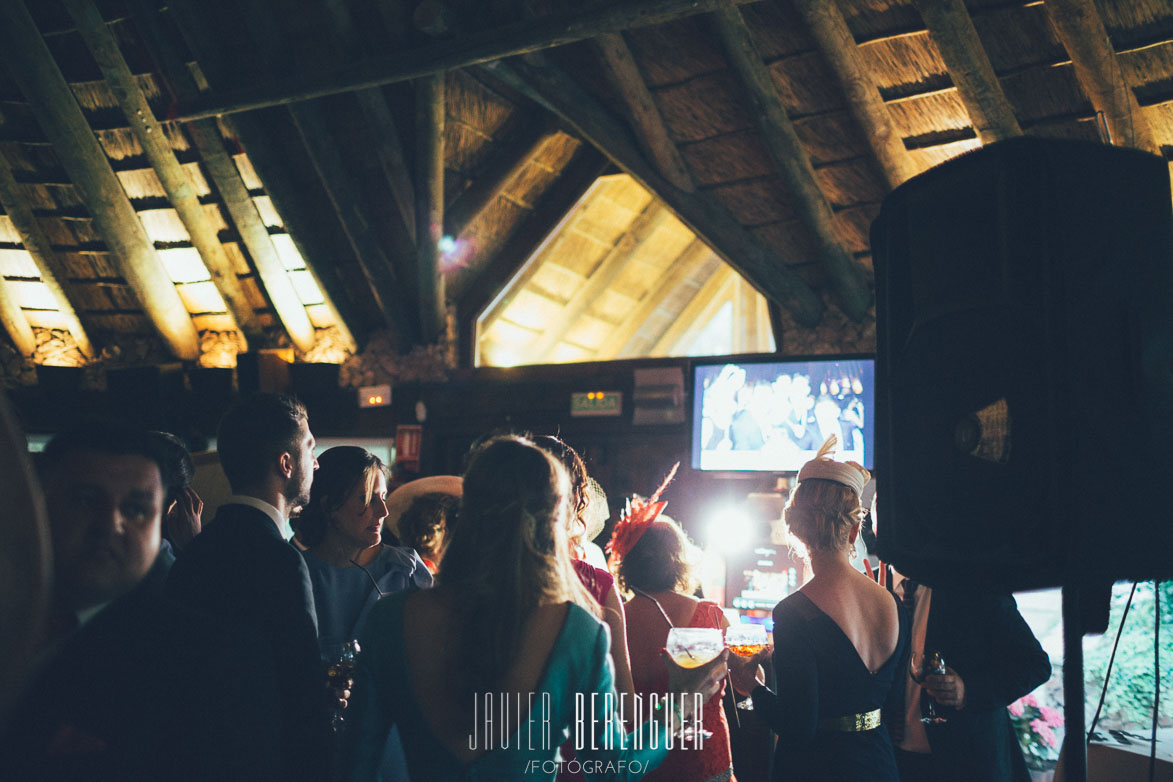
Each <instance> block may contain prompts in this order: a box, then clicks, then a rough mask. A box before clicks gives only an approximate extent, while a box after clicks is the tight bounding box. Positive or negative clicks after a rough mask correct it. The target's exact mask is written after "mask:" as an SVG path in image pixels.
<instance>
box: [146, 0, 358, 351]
mask: <svg viewBox="0 0 1173 782" xmlns="http://www.w3.org/2000/svg"><path fill="white" fill-rule="evenodd" d="M130 3H131V7H132V9H133V11H134V23H135V26H136V27H137V28H138V30H139V32H140V33H141V34H142V36H143V39H144V41H145V42H146V46H147V49H148V50H149V52H150V54H151V57H152V58H153V59H154V61H155V62H156V63H157V64H158V66H159V69H160V75H161V76H162V78H163V79H164V82H165V84H166V86H167V87H169V88H170V89H171V92H172V94H174V95H175V97H176V98H177V99H178V100H181V101H182V100H192V99H194V98H195V97H196V96H198V95H199V87H198V86H197V85H196V82H195V79H194V77H192V75H191V71H190V70H188V67H187V64H186V63H185V62H183V60H182V58H181V57H180V56H179V54H178V51H177V50H178V48H179V46H178V41H176V40H174V39H173V38H172V37H171V36H169V35H168V34H167V32H166V31H165V30H164V27H163V24H162V20H161V19H160V17H159V12H158V9H157V8H156V7H155V5H154V3H153V2H152V0H130ZM186 130H187V132H188V135H190V136H191V139H192V142H193V143H194V144H195V146H196V149H197V150H199V154H200V160H201V161H202V162H203V164H204V170H205V171H206V172H207V174H208V177H209V178H210V179H211V180H212V185H213V186H214V187H215V188H216V191H217V192H218V193H219V194H220V199H221V201H222V202H223V203H224V207H225V208H226V209H227V210H228V216H229V217H230V218H231V220H232V223H233V225H235V226H236V232H237V233H238V234H240V240H241V242H243V243H244V246H245V249H246V250H248V254H249V255H250V256H251V257H252V262H253V265H254V266H255V267H256V270H257V274H258V275H259V276H260V282H261V285H262V288H263V290H264V292H265V293H266V294H267V295H268V297H269V301H270V302H272V304H273V310H274V312H275V313H276V315H277V318H278V319H279V320H280V321H281V325H282V326H284V327H285V332H286V333H287V334H288V335H289V339H290V340H291V341H292V342H293V344H294V345H295V346H296V347H297V348H298V350H301V351H303V352H305V351H309V350H310V349H311V348H313V346H314V339H315V337H314V326H313V324H312V323H311V322H310V319H309V315H308V314H306V311H305V306H304V305H303V304H302V303H301V299H300V298H299V297H298V295H297V291H296V290H295V289H294V287H293V283H292V282H291V281H290V279H289V275H288V273H287V272H286V271H285V266H284V264H282V262H281V258H280V256H279V255H278V254H277V248H276V247H275V246H274V245H273V241H272V239H270V238H269V229H268V227H267V226H266V225H265V221H264V218H262V217H261V213H260V212H259V211H257V205H256V203H255V202H254V201H253V199H252V196H251V195H249V192H248V187H247V186H246V185H245V183H244V180H243V179H242V178H241V175H240V169H239V168H237V167H236V163H235V162H233V160H232V158H230V157H229V156H228V153H227V152H226V151H225V149H224V140H223V138H222V136H221V135H220V130H219V128H218V127H216V122H215V120H210V119H205V120H197V121H195V122H190V123H188V124H187V126H186ZM322 292H323V295H324V296H326V294H325V291H324V290H323V291H322ZM326 299H327V304H329V305H330V307H331V309H333V305H332V304H330V302H329V296H326ZM336 322H337V324H338V328H339V330H340V331H342V332H344V333H345V334H346V338H345V339H346V340H347V341H349V342H350V343H351V345H350V349H351V350H353V349H354V345H353V342H354V338H353V337H352V336H350V330H349V328H348V327H347V326H346V324H345V323H343V322H342V319H341V318H340V317H338V318H336Z"/></svg>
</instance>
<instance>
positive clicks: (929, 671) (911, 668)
mask: <svg viewBox="0 0 1173 782" xmlns="http://www.w3.org/2000/svg"><path fill="white" fill-rule="evenodd" d="M908 673H909V675H910V676H912V680H913V681H914V682H916V683H917V684H923V683H924V680H925V678H926V677H928V676H932V675H934V674H943V673H945V658H943V657H942V656H941V653H940V652H932V651H930V652H917V651H914V652H912V654H911V655H909V658H908ZM928 699H929V713H928V714H927V715H926V716H924V717H921V720H920V721H921V722H923V723H925V724H926V725H940V724H941V723H943V722H948V721H949V720H948V719H947V718H945V717H942V716H940V715H939V714H937V709H936V707H935V701H934V699H933V697H932V696H931V695H929V696H928Z"/></svg>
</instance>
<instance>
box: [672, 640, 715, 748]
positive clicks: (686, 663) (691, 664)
mask: <svg viewBox="0 0 1173 782" xmlns="http://www.w3.org/2000/svg"><path fill="white" fill-rule="evenodd" d="M664 648H665V649H666V650H667V652H668V656H670V657H671V658H672V661H673V662H674V663H676V664H677V665H679V666H680V667H681V668H700V667H701V666H702V665H705V664H706V663H710V662H712V661H713V660H715V659H717V656H718V655H720V654H721V651H722V650H723V649H724V648H725V640H724V639H723V638H722V636H721V630H720V629H719V628H715V627H673V628H672V629H671V630H669V631H668V641H667V643H666V644H665V647H664ZM693 730H694V729H693V727H692V726H691V725H690V726H688V727H686V728H685V729H684V730H683V731H682V732H681V738H683V739H685V740H690V739H692V738H693V737H694V735H695V734H694V733H693ZM700 735H701V737H703V738H706V739H707V738H711V737H712V735H713V734H712V733H711V732H710V731H707V730H704V729H703V728H702V729H701V731H700Z"/></svg>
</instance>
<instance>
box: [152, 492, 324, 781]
mask: <svg viewBox="0 0 1173 782" xmlns="http://www.w3.org/2000/svg"><path fill="white" fill-rule="evenodd" d="M166 596H167V602H168V607H169V610H170V612H171V615H172V620H173V621H172V627H171V633H170V636H171V639H172V642H173V645H172V654H173V655H174V658H175V662H176V664H177V665H178V666H179V670H180V671H181V672H182V675H181V676H178V677H176V681H175V687H174V697H173V698H172V706H173V707H174V708H173V709H172V712H171V717H170V720H169V730H168V738H167V755H168V760H169V761H170V762H169V765H170V768H169V770H168V774H166V775H164V778H168V779H177V780H217V782H226V781H230V780H274V782H276V780H281V781H282V782H284V781H285V780H307V781H309V780H313V782H318V781H319V780H323V779H326V778H327V777H328V773H329V767H330V748H331V744H332V734H331V732H330V726H329V717H328V708H327V700H326V689H325V677H324V673H323V668H322V664H321V659H320V656H319V653H318V640H317V620H316V617H315V615H314V604H313V596H312V592H311V589H310V577H309V572H308V571H307V570H306V566H305V562H304V560H302V558H301V555H300V554H299V553H298V552H297V550H296V549H294V548H293V547H292V546H291V545H289V544H288V543H287V542H286V541H285V540H284V538H282V537H281V534H280V533H279V532H278V530H277V527H276V525H274V524H273V521H272V520H271V519H270V518H269V517H268V516H266V515H265V514H264V513H263V512H261V511H259V510H257V509H255V508H251V507H248V506H245V505H224V506H222V507H221V508H220V509H219V511H218V512H217V513H216V518H215V519H213V520H212V522H211V523H210V524H208V525H207V527H206V528H205V529H204V530H203V531H202V532H201V533H200V534H199V535H198V536H196V538H195V539H194V540H193V541H192V542H191V543H190V544H189V545H188V547H187V548H186V549H184V551H183V552H182V553H181V554H180V556H179V558H178V559H177V560H176V562H175V565H174V566H173V567H172V569H171V575H170V577H169V578H168V581H167V589H166Z"/></svg>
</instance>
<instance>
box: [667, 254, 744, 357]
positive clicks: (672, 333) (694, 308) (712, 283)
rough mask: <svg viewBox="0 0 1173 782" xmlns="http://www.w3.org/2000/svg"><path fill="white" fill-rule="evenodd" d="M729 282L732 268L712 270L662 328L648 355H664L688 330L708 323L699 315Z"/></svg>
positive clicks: (731, 279) (731, 280)
mask: <svg viewBox="0 0 1173 782" xmlns="http://www.w3.org/2000/svg"><path fill="white" fill-rule="evenodd" d="M731 282H733V270H732V269H730V268H729V267H728V266H721V267H719V268H718V269H717V270H716V271H714V272H713V274H712V276H711V277H709V279H708V280H707V281H706V282H705V284H704V285H702V286H701V287H700V288H699V289H698V290H697V292H696V294H695V295H694V296H693V297H692V298H691V299H689V301H688V304H687V305H685V307H684V309H683V310H682V311H681V313H680V315H679V316H678V317H677V318H676V320H674V321H672V323H671V324H670V325H669V326H668V328H667V329H665V330H664V333H663V334H661V335H660V337H659V339H657V340H656V344H654V345H652V349H651V350H649V351H648V355H650V356H666V355H668V352H669V351H670V350H671V349H672V348H673V347H675V346H676V344H677V343H678V342H680V340H681V339H682V338H683V337H684V336H685V335H686V334H688V333H689V332H690V331H693V330H700V329H702V328H704V327H705V326H706V325H708V324H706V323H701V322H700V317H701V316H702V315H703V314H704V312H705V310H706V309H708V307H709V305H711V304H712V303H713V300H714V299H716V298H717V296H719V295H720V294H721V291H722V290H724V288H725V286H727V285H729V284H730V283H731Z"/></svg>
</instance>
